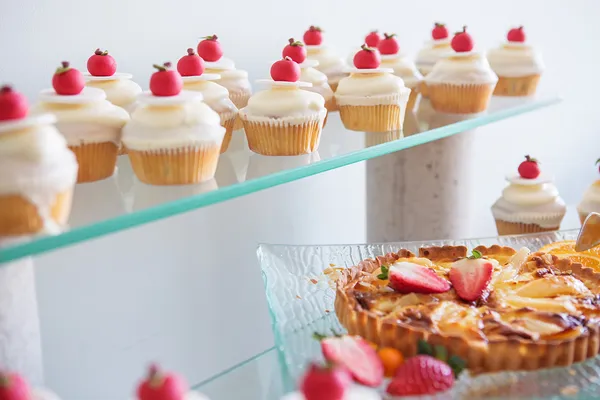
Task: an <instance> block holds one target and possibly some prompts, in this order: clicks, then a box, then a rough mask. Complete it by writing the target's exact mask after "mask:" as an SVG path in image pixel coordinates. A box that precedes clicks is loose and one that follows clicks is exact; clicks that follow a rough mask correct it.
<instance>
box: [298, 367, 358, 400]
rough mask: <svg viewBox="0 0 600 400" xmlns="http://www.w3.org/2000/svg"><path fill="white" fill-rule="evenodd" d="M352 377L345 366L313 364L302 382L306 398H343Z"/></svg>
mask: <svg viewBox="0 0 600 400" xmlns="http://www.w3.org/2000/svg"><path fill="white" fill-rule="evenodd" d="M351 382H352V377H351V376H350V373H349V372H348V370H347V369H346V368H344V367H341V366H337V365H334V364H331V365H325V366H321V365H318V364H311V365H310V367H309V369H308V371H307V372H306V374H305V375H304V377H303V378H302V381H301V382H300V390H301V391H302V394H303V395H304V398H305V399H306V400H342V399H343V398H344V393H345V392H346V389H347V388H348V386H349V385H350V383H351Z"/></svg>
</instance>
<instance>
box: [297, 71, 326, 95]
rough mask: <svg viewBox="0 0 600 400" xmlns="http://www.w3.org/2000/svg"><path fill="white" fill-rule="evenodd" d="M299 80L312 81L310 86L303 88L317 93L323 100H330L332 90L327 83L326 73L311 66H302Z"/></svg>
mask: <svg viewBox="0 0 600 400" xmlns="http://www.w3.org/2000/svg"><path fill="white" fill-rule="evenodd" d="M300 81H301V82H309V83H312V87H307V88H304V90H308V91H309V92H314V93H319V94H320V95H321V96H323V98H324V99H325V101H328V100H330V99H331V98H332V97H333V90H331V87H330V86H329V84H328V83H327V75H325V74H324V73H322V72H321V71H318V70H316V69H314V68H312V67H308V68H302V69H301V73H300Z"/></svg>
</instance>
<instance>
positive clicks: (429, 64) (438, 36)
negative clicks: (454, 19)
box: [415, 22, 453, 97]
mask: <svg viewBox="0 0 600 400" xmlns="http://www.w3.org/2000/svg"><path fill="white" fill-rule="evenodd" d="M448 36H449V34H448V29H447V28H446V25H444V24H441V23H439V22H436V23H435V25H434V27H433V29H432V30H431V40H430V41H428V42H426V43H425V45H424V46H423V48H421V50H419V53H418V54H417V59H416V60H415V64H416V66H417V69H418V70H419V72H420V73H421V75H423V76H426V75H427V74H429V73H430V72H431V70H432V69H433V67H434V66H435V64H436V63H437V62H438V61H439V60H441V59H444V58H446V57H447V56H449V55H451V54H452V53H453V51H452V47H450V39H449V37H448ZM420 92H421V96H423V97H429V93H428V92H427V84H426V83H425V81H424V80H423V81H421V90H420Z"/></svg>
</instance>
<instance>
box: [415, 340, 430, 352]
mask: <svg viewBox="0 0 600 400" xmlns="http://www.w3.org/2000/svg"><path fill="white" fill-rule="evenodd" d="M417 354H424V355H426V356H432V355H433V347H432V346H431V345H430V344H429V343H427V342H426V341H424V340H423V339H421V340H419V342H418V343H417Z"/></svg>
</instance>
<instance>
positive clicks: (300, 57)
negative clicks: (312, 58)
mask: <svg viewBox="0 0 600 400" xmlns="http://www.w3.org/2000/svg"><path fill="white" fill-rule="evenodd" d="M288 42H289V44H288V45H287V46H285V47H284V48H283V52H282V56H283V58H286V57H289V58H291V59H292V60H294V61H295V62H297V63H298V64H302V63H303V62H304V61H305V60H306V48H305V47H304V43H302V42H298V41H296V40H294V38H291V39H289V40H288Z"/></svg>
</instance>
